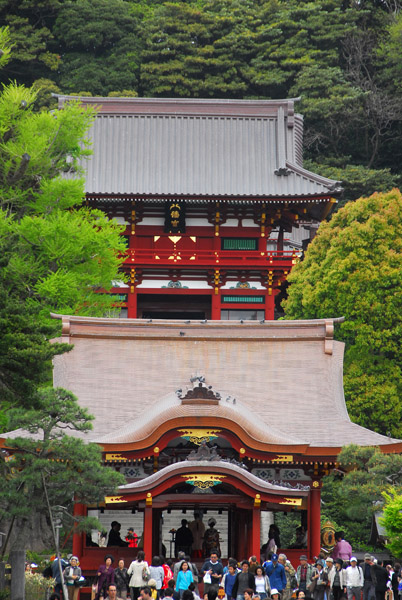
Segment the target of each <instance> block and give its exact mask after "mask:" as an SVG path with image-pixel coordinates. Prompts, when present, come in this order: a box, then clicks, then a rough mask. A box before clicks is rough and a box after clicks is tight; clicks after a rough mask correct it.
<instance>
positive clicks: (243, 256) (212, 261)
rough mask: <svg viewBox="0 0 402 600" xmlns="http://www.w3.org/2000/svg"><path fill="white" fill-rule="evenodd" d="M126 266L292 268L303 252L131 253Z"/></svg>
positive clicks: (179, 251)
mask: <svg viewBox="0 0 402 600" xmlns="http://www.w3.org/2000/svg"><path fill="white" fill-rule="evenodd" d="M126 254H127V259H126V260H125V263H126V264H135V265H144V266H148V265H152V266H157V265H161V266H162V265H171V264H172V263H173V264H179V263H180V264H181V265H186V266H187V265H189V266H197V267H198V266H203V267H204V266H211V267H212V266H215V265H218V264H219V265H222V266H241V267H251V266H256V267H260V268H264V267H265V268H267V267H269V266H271V265H272V266H276V267H287V268H291V267H292V265H294V264H295V263H296V262H298V260H299V259H300V257H301V254H302V253H301V251H300V252H295V251H292V250H282V251H280V250H275V251H266V252H258V251H252V250H244V251H239V250H216V251H215V250H178V249H175V250H156V249H139V250H134V249H130V250H127V252H126Z"/></svg>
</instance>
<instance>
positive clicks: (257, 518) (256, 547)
mask: <svg viewBox="0 0 402 600" xmlns="http://www.w3.org/2000/svg"><path fill="white" fill-rule="evenodd" d="M260 549H261V511H260V507H259V506H254V508H253V523H252V530H251V552H250V555H253V554H255V556H256V557H257V560H258V561H259V560H260Z"/></svg>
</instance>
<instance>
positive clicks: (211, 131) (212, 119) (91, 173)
mask: <svg viewBox="0 0 402 600" xmlns="http://www.w3.org/2000/svg"><path fill="white" fill-rule="evenodd" d="M72 98H73V97H60V98H59V104H60V106H62V105H63V104H64V102H66V101H68V100H69V99H72ZM81 101H82V102H83V103H84V104H86V105H96V106H98V107H99V113H98V116H97V117H96V120H95V123H94V124H93V126H92V128H91V130H90V134H89V135H90V138H91V140H92V143H93V156H92V158H90V159H89V161H85V162H84V163H82V165H83V167H84V169H85V176H86V192H87V193H88V194H116V195H118V194H121V195H144V196H157V197H158V196H189V197H191V196H222V197H225V196H228V197H233V196H243V197H244V196H254V197H258V196H264V197H295V196H317V195H318V196H319V195H323V196H330V195H333V194H334V193H336V189H337V188H339V186H338V182H336V181H333V180H331V179H327V178H325V177H321V176H318V175H316V174H314V173H311V172H309V171H307V170H305V169H303V167H302V163H301V156H302V136H303V120H302V117H301V116H300V115H298V114H295V113H294V100H265V101H263V100H259V101H252V100H241V101H240V100H233V101H223V100H174V99H172V100H166V99H145V98H132V99H124V98H81Z"/></svg>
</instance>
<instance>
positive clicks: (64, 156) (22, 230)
mask: <svg viewBox="0 0 402 600" xmlns="http://www.w3.org/2000/svg"><path fill="white" fill-rule="evenodd" d="M35 100H36V94H35V92H33V91H32V90H29V89H27V88H25V87H24V86H19V85H17V84H10V85H9V86H6V87H4V89H3V91H2V93H1V94H0V139H1V143H0V191H1V194H0V263H1V270H0V298H1V299H2V302H0V333H1V334H2V335H1V341H0V398H1V400H2V407H3V409H4V406H6V407H7V406H8V405H12V404H19V405H24V406H27V407H29V406H31V405H32V403H34V402H35V398H36V395H35V394H36V388H37V386H38V385H43V384H44V383H45V382H49V381H50V379H51V369H50V364H49V361H50V359H51V358H52V357H53V356H54V355H56V354H59V353H60V352H64V351H66V350H67V349H68V348H67V346H66V345H65V344H63V345H60V344H50V343H49V342H48V340H49V338H51V337H55V336H56V335H57V334H58V331H59V323H56V322H55V321H53V320H52V319H51V318H50V313H51V312H68V313H72V314H75V313H77V312H78V311H79V312H80V314H90V315H104V314H105V313H107V311H109V310H111V309H112V305H113V298H111V297H110V296H109V295H108V294H100V293H99V291H100V290H102V289H104V290H108V289H109V288H110V286H111V282H112V280H115V279H118V278H121V275H119V266H120V264H121V262H122V258H121V253H122V252H124V242H123V240H122V239H121V237H120V232H121V230H122V228H121V226H119V225H117V224H115V223H114V222H113V221H109V220H108V218H107V217H106V216H105V214H104V213H102V212H101V211H96V210H90V209H88V208H86V207H84V206H82V201H83V198H84V185H83V180H82V179H81V178H79V177H78V178H77V177H75V176H74V175H76V174H77V171H79V167H78V161H79V160H80V159H81V158H83V157H85V156H88V154H89V150H88V148H87V146H86V144H85V142H84V141H83V140H84V136H85V132H86V130H87V129H88V127H89V126H90V124H91V122H92V119H93V117H94V115H93V113H92V112H91V111H87V110H84V109H83V108H81V107H80V106H79V105H78V104H70V105H68V106H67V107H66V108H65V109H63V110H60V111H56V112H47V111H42V112H39V113H35V112H34V109H33V106H34V102H35Z"/></svg>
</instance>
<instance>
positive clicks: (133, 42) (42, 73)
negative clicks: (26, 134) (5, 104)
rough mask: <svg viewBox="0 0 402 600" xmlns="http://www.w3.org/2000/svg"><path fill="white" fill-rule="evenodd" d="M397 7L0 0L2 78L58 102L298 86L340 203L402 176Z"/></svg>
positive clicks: (241, 94)
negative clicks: (342, 186) (56, 96)
mask: <svg viewBox="0 0 402 600" xmlns="http://www.w3.org/2000/svg"><path fill="white" fill-rule="evenodd" d="M392 5H393V4H392V3H388V2H344V1H343V0H316V1H315V2H311V0H286V1H285V0H257V1H253V2H252V1H250V0H189V1H186V2H175V1H172V0H169V1H166V0H139V1H137V0H136V1H134V0H68V1H67V2H61V1H60V0H40V1H38V2H31V1H29V0H23V1H21V2H18V3H16V2H14V1H13V0H0V23H1V24H5V25H7V24H8V26H9V36H10V41H11V43H12V44H13V45H14V51H13V54H12V56H11V60H10V61H9V62H8V64H7V65H6V67H5V69H4V71H3V81H8V80H9V79H10V78H11V79H17V80H18V82H19V83H24V84H26V85H31V84H32V83H34V82H36V81H40V82H41V83H40V87H39V96H38V100H37V106H39V107H42V106H46V107H48V106H50V105H51V103H52V102H54V100H52V99H51V98H50V95H49V92H51V91H52V92H56V93H57V91H58V90H62V92H63V93H71V94H78V93H79V92H81V91H82V90H84V93H85V94H89V95H100V96H108V95H110V94H111V95H118V94H120V95H126V96H132V97H133V96H136V95H139V96H164V97H206V98H284V97H292V96H293V97H294V96H300V98H301V100H300V104H299V106H298V110H299V111H300V112H302V113H303V114H304V117H305V132H306V135H305V148H306V150H307V153H306V154H308V157H309V158H310V159H312V160H314V161H315V162H316V163H317V164H319V165H322V166H323V169H326V168H327V167H328V166H335V167H336V168H338V167H339V168H341V169H343V170H344V171H345V172H343V173H341V177H339V178H341V179H344V180H345V181H346V194H345V200H344V201H348V200H349V198H350V199H353V200H354V199H355V198H356V197H359V196H360V195H361V194H364V195H369V194H370V193H372V192H374V191H385V189H386V188H387V185H388V182H389V181H390V180H392V185H396V184H397V182H398V177H399V176H400V174H401V164H402V160H401V158H402V156H401V148H402V144H401V139H402V102H401V99H402V98H401V96H402V86H401V76H400V75H401V64H402V61H401V53H400V48H401V44H400V37H401V35H400V32H401V28H402V17H401V13H400V11H399V10H398V3H394V9H392V8H391V7H392ZM3 58H4V57H3ZM3 58H2V60H3ZM35 88H36V89H37V84H35ZM46 94H48V96H47V97H46ZM365 168H367V169H368V172H365V170H364V169H365ZM356 169H357V171H358V172H356ZM375 173H378V178H379V180H380V181H379V186H378V187H375V179H374V178H375V177H376V175H375ZM360 182H361V183H362V185H363V189H359V183H360ZM366 184H367V185H366ZM392 185H391V187H392ZM387 189H390V186H388V188H387Z"/></svg>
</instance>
